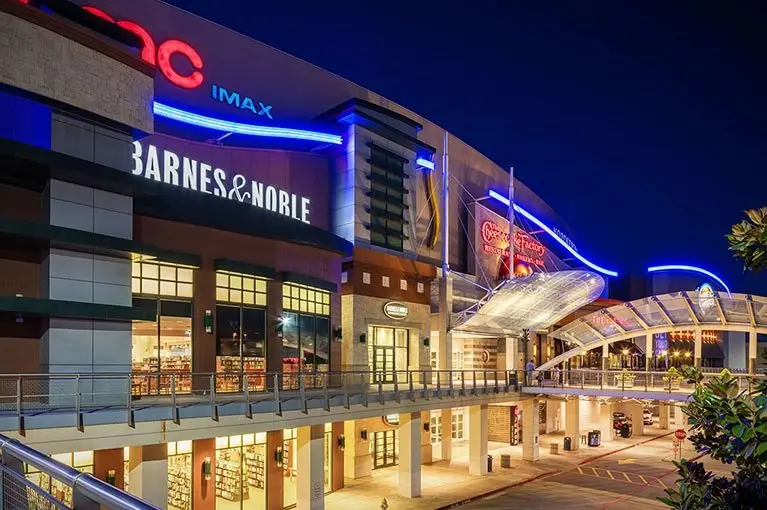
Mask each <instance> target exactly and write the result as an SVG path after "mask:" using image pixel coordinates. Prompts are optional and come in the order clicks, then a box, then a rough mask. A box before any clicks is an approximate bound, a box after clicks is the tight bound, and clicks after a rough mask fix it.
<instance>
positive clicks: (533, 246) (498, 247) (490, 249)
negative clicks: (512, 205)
mask: <svg viewBox="0 0 767 510" xmlns="http://www.w3.org/2000/svg"><path fill="white" fill-rule="evenodd" d="M480 232H481V234H482V240H483V241H484V243H483V250H484V251H485V252H487V253H492V254H494V255H501V256H506V257H508V256H509V229H508V227H507V226H504V227H501V226H500V225H499V224H498V223H496V222H494V221H492V220H485V221H483V222H482V226H481V228H480ZM514 248H515V250H519V251H523V252H527V253H531V252H532V253H534V254H535V255H537V256H538V257H543V256H544V255H545V254H546V247H545V246H543V245H542V244H541V243H539V242H538V241H536V240H534V239H533V238H532V237H530V235H529V234H528V233H527V232H523V231H521V230H519V229H517V228H515V229H514ZM528 262H529V260H528ZM534 263H536V264H537V265H543V261H542V260H541V262H540V264H538V263H537V262H534Z"/></svg>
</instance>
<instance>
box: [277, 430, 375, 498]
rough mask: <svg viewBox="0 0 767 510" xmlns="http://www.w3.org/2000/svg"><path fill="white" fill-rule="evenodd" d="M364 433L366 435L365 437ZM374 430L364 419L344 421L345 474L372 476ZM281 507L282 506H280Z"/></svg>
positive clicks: (361, 476) (346, 475)
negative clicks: (367, 425) (369, 427)
mask: <svg viewBox="0 0 767 510" xmlns="http://www.w3.org/2000/svg"><path fill="white" fill-rule="evenodd" d="M363 433H364V434H365V435H366V437H365V438H364V439H363V437H362V435H363ZM372 434H373V432H372V431H371V430H368V429H367V427H366V426H365V421H364V420H357V421H355V420H349V421H345V422H344V436H345V437H346V449H344V476H345V477H346V478H351V479H354V480H356V479H358V478H364V477H366V476H370V474H371V473H372V471H373V457H372V455H371V454H370V441H371V440H372V439H373V436H372ZM280 508H281V507H280Z"/></svg>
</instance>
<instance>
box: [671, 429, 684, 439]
mask: <svg viewBox="0 0 767 510" xmlns="http://www.w3.org/2000/svg"><path fill="white" fill-rule="evenodd" d="M674 437H675V438H677V439H679V440H680V441H681V440H683V439H684V438H686V437H687V432H685V431H684V429H676V430H675V431H674Z"/></svg>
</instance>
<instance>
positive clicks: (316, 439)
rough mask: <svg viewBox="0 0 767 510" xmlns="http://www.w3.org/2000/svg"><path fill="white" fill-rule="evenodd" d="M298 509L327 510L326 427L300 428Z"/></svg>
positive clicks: (297, 480)
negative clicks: (325, 509)
mask: <svg viewBox="0 0 767 510" xmlns="http://www.w3.org/2000/svg"><path fill="white" fill-rule="evenodd" d="M296 443H297V451H298V466H299V469H298V470H297V476H296V509H297V510H323V509H324V508H325V425H311V426H309V427H298V431H297V441H296Z"/></svg>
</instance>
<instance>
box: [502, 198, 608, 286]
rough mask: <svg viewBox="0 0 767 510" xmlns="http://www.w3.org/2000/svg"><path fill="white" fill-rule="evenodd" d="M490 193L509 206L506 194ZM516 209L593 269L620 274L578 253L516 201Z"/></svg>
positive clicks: (604, 272) (603, 272)
mask: <svg viewBox="0 0 767 510" xmlns="http://www.w3.org/2000/svg"><path fill="white" fill-rule="evenodd" d="M488 194H489V195H490V197H492V198H494V199H496V200H498V201H499V202H501V203H502V204H504V205H505V206H506V207H508V206H509V199H508V197H505V196H503V195H502V194H500V193H498V192H497V191H494V190H490V191H489V192H488ZM514 210H515V211H516V212H518V213H519V214H521V215H522V216H524V217H525V218H527V219H528V220H530V221H532V222H533V223H535V224H536V225H537V226H538V227H540V228H541V229H542V230H543V231H544V232H546V233H547V234H549V235H550V236H551V237H552V238H554V240H555V241H557V242H558V243H559V244H561V245H562V247H563V248H565V249H566V250H567V251H568V252H570V254H571V255H572V256H573V257H575V258H576V259H578V260H580V261H581V262H582V263H584V264H585V265H586V266H588V267H590V268H591V269H593V270H594V271H597V272H599V273H602V274H606V275H607V276H618V273H617V272H616V271H611V270H609V269H605V268H603V267H600V266H598V265H596V264H594V263H593V262H591V261H590V260H587V259H586V258H585V257H584V256H583V255H581V254H580V253H578V252H577V251H575V250H574V249H573V248H572V247H571V246H570V245H569V244H567V242H566V241H565V240H564V239H562V238H561V237H559V236H558V235H557V234H556V232H554V230H552V229H551V228H549V227H548V226H547V225H546V224H545V223H543V222H542V221H541V220H539V219H538V218H536V217H535V216H533V215H532V214H531V213H529V212H527V211H526V210H525V209H523V208H522V207H520V206H519V205H517V204H516V203H515V204H514Z"/></svg>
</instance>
